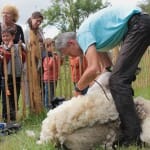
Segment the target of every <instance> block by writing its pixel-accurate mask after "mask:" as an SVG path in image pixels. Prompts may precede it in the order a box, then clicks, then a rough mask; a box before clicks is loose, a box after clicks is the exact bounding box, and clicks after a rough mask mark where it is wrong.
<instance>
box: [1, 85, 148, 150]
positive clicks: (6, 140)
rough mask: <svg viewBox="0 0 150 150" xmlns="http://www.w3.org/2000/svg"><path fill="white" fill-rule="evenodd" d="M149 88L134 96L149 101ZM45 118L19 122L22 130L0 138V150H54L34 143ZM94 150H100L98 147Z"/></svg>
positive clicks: (138, 90) (135, 149)
mask: <svg viewBox="0 0 150 150" xmlns="http://www.w3.org/2000/svg"><path fill="white" fill-rule="evenodd" d="M149 91H150V87H149V88H145V89H143V88H142V89H136V90H135V95H136V96H139V95H140V96H143V97H145V98H147V99H150V92H149ZM45 117H46V112H43V113H42V114H40V115H39V116H33V115H32V116H31V115H29V116H28V117H27V118H26V119H25V120H23V121H21V124H22V128H21V130H20V131H19V132H17V133H16V134H12V135H9V136H0V150H56V148H54V146H53V145H52V144H51V143H48V144H45V145H37V144H36V141H37V140H38V138H39V134H40V129H41V123H42V120H43V119H44V118H45ZM28 130H29V131H30V130H31V131H33V132H34V133H35V136H34V137H29V136H27V134H26V131H28ZM149 149H150V147H143V148H141V149H140V150H149ZM95 150H102V148H100V147H98V148H95ZM119 150H137V147H136V146H134V145H133V146H131V147H129V148H119Z"/></svg>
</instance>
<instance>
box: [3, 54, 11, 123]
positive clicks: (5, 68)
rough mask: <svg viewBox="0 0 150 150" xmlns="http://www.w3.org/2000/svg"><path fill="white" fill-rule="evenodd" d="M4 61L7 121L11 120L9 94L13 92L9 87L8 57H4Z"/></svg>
mask: <svg viewBox="0 0 150 150" xmlns="http://www.w3.org/2000/svg"><path fill="white" fill-rule="evenodd" d="M3 63H4V79H5V95H6V109H7V122H9V121H10V105H9V97H8V96H9V95H10V94H11V93H10V91H9V88H8V71H7V61H6V57H5V56H4V57H3Z"/></svg>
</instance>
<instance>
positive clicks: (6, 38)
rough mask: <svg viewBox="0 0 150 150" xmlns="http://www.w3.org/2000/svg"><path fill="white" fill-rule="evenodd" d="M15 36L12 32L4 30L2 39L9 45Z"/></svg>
mask: <svg viewBox="0 0 150 150" xmlns="http://www.w3.org/2000/svg"><path fill="white" fill-rule="evenodd" d="M14 37H15V36H13V35H11V34H10V33H8V32H4V33H2V41H3V43H4V44H6V45H8V44H9V42H10V41H13V40H14Z"/></svg>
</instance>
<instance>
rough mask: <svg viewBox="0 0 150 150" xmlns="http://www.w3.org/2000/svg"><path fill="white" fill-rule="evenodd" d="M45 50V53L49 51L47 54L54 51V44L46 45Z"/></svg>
mask: <svg viewBox="0 0 150 150" xmlns="http://www.w3.org/2000/svg"><path fill="white" fill-rule="evenodd" d="M46 49H47V51H49V52H52V51H54V44H53V42H51V43H47V45H46Z"/></svg>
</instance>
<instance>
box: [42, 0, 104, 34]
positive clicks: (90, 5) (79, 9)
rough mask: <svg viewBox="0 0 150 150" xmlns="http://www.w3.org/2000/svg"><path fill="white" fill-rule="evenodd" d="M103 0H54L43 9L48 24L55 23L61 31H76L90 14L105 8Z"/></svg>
mask: <svg viewBox="0 0 150 150" xmlns="http://www.w3.org/2000/svg"><path fill="white" fill-rule="evenodd" d="M103 7H104V6H103V4H102V0H95V1H93V0H53V1H51V6H50V7H49V8H48V9H47V10H43V14H44V16H45V19H46V22H45V24H44V26H46V25H54V26H56V27H57V28H58V29H59V30H60V31H62V32H65V31H76V30H77V29H78V28H79V26H80V24H81V23H82V22H83V20H84V19H85V18H86V17H88V16H89V14H91V13H93V12H95V11H97V10H99V9H101V8H103Z"/></svg>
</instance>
